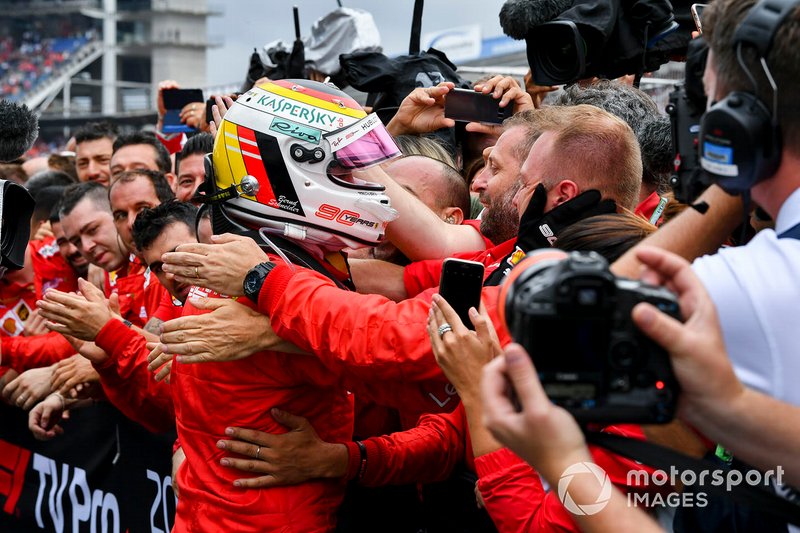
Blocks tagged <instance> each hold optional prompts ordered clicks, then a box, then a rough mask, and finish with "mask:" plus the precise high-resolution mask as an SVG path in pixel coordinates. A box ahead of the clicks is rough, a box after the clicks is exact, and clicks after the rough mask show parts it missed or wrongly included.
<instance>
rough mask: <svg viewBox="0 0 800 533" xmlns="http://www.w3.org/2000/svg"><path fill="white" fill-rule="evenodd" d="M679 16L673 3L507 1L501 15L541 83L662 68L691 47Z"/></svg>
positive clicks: (635, 0) (651, 0)
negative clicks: (681, 31)
mask: <svg viewBox="0 0 800 533" xmlns="http://www.w3.org/2000/svg"><path fill="white" fill-rule="evenodd" d="M674 18H675V17H674V15H673V11H672V5H671V4H670V2H669V1H668V0H566V1H565V0H507V1H506V3H505V4H504V5H503V8H502V9H501V11H500V25H501V26H502V28H503V31H504V32H505V33H506V34H507V35H509V36H511V37H513V38H514V39H525V43H526V49H527V55H528V63H529V65H530V67H531V71H532V73H533V79H534V81H535V82H536V83H537V84H538V85H561V84H564V83H571V82H574V81H577V80H579V79H582V78H591V77H593V76H600V77H605V78H609V79H613V78H617V77H619V76H623V75H626V74H636V73H642V72H649V71H654V70H658V67H659V66H660V65H662V64H664V63H666V62H667V61H669V58H670V55H671V54H674V53H678V52H679V51H682V50H683V49H685V46H686V39H685V38H683V37H681V38H677V37H672V33H673V32H675V31H676V30H677V29H678V24H677V23H676V22H675V20H674Z"/></svg>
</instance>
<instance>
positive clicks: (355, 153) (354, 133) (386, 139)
mask: <svg viewBox="0 0 800 533" xmlns="http://www.w3.org/2000/svg"><path fill="white" fill-rule="evenodd" d="M325 139H326V140H327V141H328V142H329V143H330V145H331V150H332V151H333V156H334V162H333V163H332V164H331V166H332V168H331V170H330V171H331V173H332V174H334V175H336V174H340V172H338V171H337V170H339V169H341V170H343V171H344V172H349V171H352V170H359V169H365V168H368V167H371V166H373V165H377V164H378V163H383V162H384V161H387V160H389V159H392V158H395V157H397V156H399V155H400V149H399V148H398V147H397V145H396V144H395V143H394V139H392V136H391V135H390V134H389V132H388V131H386V128H385V127H384V125H383V123H382V122H381V120H380V118H378V115H376V114H375V113H372V114H370V115H368V116H367V117H365V118H363V119H361V120H359V121H358V122H356V123H355V124H352V125H350V126H348V127H346V128H344V129H341V130H338V131H334V132H331V133H329V134H327V135H326V136H325Z"/></svg>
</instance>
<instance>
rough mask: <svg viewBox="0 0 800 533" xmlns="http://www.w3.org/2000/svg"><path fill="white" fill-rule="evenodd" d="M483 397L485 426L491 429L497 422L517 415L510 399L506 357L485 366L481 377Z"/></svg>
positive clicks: (498, 358)
mask: <svg viewBox="0 0 800 533" xmlns="http://www.w3.org/2000/svg"><path fill="white" fill-rule="evenodd" d="M481 397H482V398H483V417H484V424H485V425H486V426H487V427H489V428H490V429H492V427H493V425H494V424H495V423H496V421H498V420H502V419H504V418H505V417H507V416H512V415H514V414H516V409H515V408H514V406H513V405H512V404H511V400H510V399H509V397H508V379H507V377H506V359H505V357H497V358H495V359H493V360H492V361H490V362H488V363H487V364H486V365H484V367H483V376H482V377H481Z"/></svg>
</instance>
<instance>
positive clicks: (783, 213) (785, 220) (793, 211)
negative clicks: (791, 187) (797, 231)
mask: <svg viewBox="0 0 800 533" xmlns="http://www.w3.org/2000/svg"><path fill="white" fill-rule="evenodd" d="M797 224H800V188H798V189H797V190H795V191H794V192H793V193H792V194H790V195H789V197H788V198H787V199H786V201H785V202H783V205H782V206H781V208H780V210H779V211H778V218H777V219H775V233H777V234H778V235H780V234H781V233H783V232H785V231H787V230H790V229H792V228H793V227H794V226H796V225H797Z"/></svg>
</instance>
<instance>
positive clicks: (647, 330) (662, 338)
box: [632, 302, 683, 352]
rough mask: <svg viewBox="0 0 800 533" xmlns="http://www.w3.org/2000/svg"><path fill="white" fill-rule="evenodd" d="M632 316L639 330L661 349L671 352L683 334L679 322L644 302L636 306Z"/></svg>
mask: <svg viewBox="0 0 800 533" xmlns="http://www.w3.org/2000/svg"><path fill="white" fill-rule="evenodd" d="M632 316H633V321H634V322H635V323H636V325H637V326H638V327H639V329H640V330H642V332H643V333H644V334H645V335H647V336H648V337H650V338H651V339H653V340H654V341H656V342H657V343H658V344H659V345H661V347H662V348H664V349H665V350H667V351H668V352H672V351H673V348H675V347H677V345H678V343H679V342H680V340H681V338H682V334H683V328H682V325H681V323H680V322H678V321H677V320H675V319H674V318H672V317H671V316H668V315H666V314H664V313H662V312H661V311H659V310H658V309H656V308H655V307H654V306H653V305H651V304H649V303H645V302H641V303H638V304H636V306H635V307H634V308H633V313H632Z"/></svg>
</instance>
